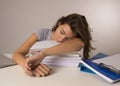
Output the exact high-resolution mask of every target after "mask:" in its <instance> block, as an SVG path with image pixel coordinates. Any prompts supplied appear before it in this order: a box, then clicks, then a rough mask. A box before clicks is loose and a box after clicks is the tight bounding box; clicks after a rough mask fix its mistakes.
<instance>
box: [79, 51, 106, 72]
mask: <svg viewBox="0 0 120 86" xmlns="http://www.w3.org/2000/svg"><path fill="white" fill-rule="evenodd" d="M106 56H108V55H106V54H104V53H98V54H96V55H95V56H93V57H92V58H90V59H89V60H90V61H93V60H96V59H100V58H104V57H106ZM80 71H82V72H87V73H92V74H95V73H94V72H93V71H91V70H90V69H89V68H87V67H86V66H84V64H80Z"/></svg>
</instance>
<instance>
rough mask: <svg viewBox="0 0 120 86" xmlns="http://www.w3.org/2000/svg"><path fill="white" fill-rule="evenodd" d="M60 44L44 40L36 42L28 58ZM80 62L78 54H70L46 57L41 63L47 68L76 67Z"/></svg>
mask: <svg viewBox="0 0 120 86" xmlns="http://www.w3.org/2000/svg"><path fill="white" fill-rule="evenodd" d="M58 44H60V43H59V42H56V41H53V40H44V41H40V42H36V43H35V44H34V45H33V46H32V47H31V48H30V52H29V55H28V56H32V55H34V54H35V53H36V52H40V51H41V50H42V49H45V48H49V47H53V46H56V45H58ZM80 61H81V57H80V56H79V52H71V53H66V54H59V55H54V56H47V57H45V59H43V61H42V62H41V63H44V64H46V65H48V66H75V67H78V65H79V63H80Z"/></svg>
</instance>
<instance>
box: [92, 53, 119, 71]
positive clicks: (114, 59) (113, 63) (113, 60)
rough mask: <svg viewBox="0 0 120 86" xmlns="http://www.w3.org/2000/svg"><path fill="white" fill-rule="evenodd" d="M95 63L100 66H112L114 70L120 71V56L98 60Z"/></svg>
mask: <svg viewBox="0 0 120 86" xmlns="http://www.w3.org/2000/svg"><path fill="white" fill-rule="evenodd" d="M93 62H96V63H98V64H99V63H105V64H107V65H111V66H113V67H114V68H116V69H118V70H120V54H115V55H111V56H107V57H106V58H101V59H97V60H94V61H93Z"/></svg>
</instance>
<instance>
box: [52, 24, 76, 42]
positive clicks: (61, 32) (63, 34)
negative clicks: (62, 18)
mask: <svg viewBox="0 0 120 86" xmlns="http://www.w3.org/2000/svg"><path fill="white" fill-rule="evenodd" d="M74 37H75V36H74V34H73V32H72V30H71V28H70V26H69V25H68V24H63V25H59V26H58V28H57V29H56V31H55V32H54V35H53V39H54V40H56V41H58V42H63V41H65V40H69V39H72V38H74Z"/></svg>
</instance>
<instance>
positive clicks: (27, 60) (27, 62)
mask: <svg viewBox="0 0 120 86" xmlns="http://www.w3.org/2000/svg"><path fill="white" fill-rule="evenodd" d="M31 66H32V64H31V63H30V61H29V59H26V63H25V67H26V68H27V69H29V70H31Z"/></svg>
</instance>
